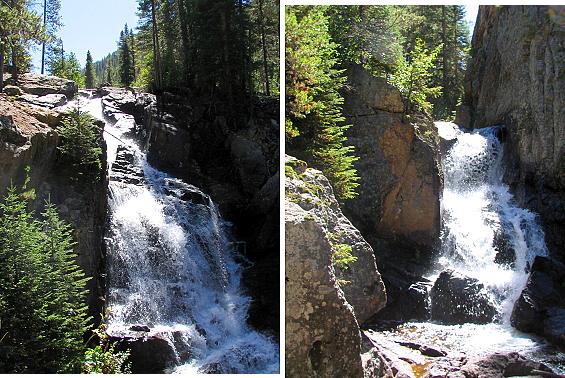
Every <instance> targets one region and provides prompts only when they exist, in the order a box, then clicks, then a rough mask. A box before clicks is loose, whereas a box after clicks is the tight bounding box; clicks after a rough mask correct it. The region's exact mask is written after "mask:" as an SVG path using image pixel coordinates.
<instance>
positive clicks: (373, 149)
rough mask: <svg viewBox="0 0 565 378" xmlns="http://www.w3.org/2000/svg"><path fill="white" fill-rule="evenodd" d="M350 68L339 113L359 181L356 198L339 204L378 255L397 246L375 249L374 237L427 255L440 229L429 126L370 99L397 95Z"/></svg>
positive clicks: (436, 172)
mask: <svg viewBox="0 0 565 378" xmlns="http://www.w3.org/2000/svg"><path fill="white" fill-rule="evenodd" d="M350 71H351V72H349V73H348V77H349V83H348V84H349V88H350V89H349V90H348V91H347V92H346V93H345V94H344V98H345V102H344V114H345V116H346V118H347V123H351V124H352V126H351V128H350V129H349V130H348V131H347V137H348V143H349V144H351V145H353V146H355V154H356V155H357V156H359V158H360V159H359V160H358V161H356V162H355V168H356V169H357V172H358V174H359V176H360V178H361V182H360V184H361V185H360V187H359V189H358V193H359V196H358V197H357V198H355V199H353V200H351V201H347V202H346V203H344V205H343V206H344V212H345V214H346V216H348V218H349V219H350V220H351V222H352V223H353V224H354V225H355V226H356V227H357V228H358V229H359V230H360V231H361V233H362V234H363V236H364V237H365V238H366V239H367V240H369V242H370V243H372V244H373V247H374V248H375V254H376V255H377V258H380V257H382V256H385V255H386V254H387V253H388V252H390V254H391V255H394V254H395V252H394V250H395V249H396V248H394V247H392V248H389V251H388V252H387V251H386V250H385V249H379V248H377V247H376V245H377V244H379V243H378V240H386V241H387V242H392V243H401V244H403V245H404V246H407V249H408V250H412V251H408V253H409V254H412V255H415V254H416V250H420V251H424V252H425V254H426V255H429V254H430V253H431V252H432V251H433V249H434V248H435V246H436V244H437V242H438V240H439V233H440V203H439V198H440V193H441V179H440V171H439V163H438V152H437V145H436V143H435V139H434V137H433V125H431V124H430V121H429V120H425V119H418V121H413V122H412V123H410V122H408V121H407V120H405V115H404V114H403V113H398V112H397V110H399V106H394V107H384V106H382V101H380V102H378V101H377V102H376V101H373V99H374V98H375V97H378V98H396V97H397V96H398V97H399V93H398V91H397V90H396V89H395V88H392V87H390V86H389V85H388V84H386V83H385V82H384V81H383V80H382V79H376V78H371V77H370V76H368V75H367V74H366V73H365V72H363V71H362V68H360V67H353V68H351V69H350ZM373 92H374V94H373ZM377 105H378V106H377ZM418 129H419V130H420V132H418ZM422 135H428V137H426V138H424V137H423V136H422ZM385 259H386V257H385Z"/></svg>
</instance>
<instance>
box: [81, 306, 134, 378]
mask: <svg viewBox="0 0 565 378" xmlns="http://www.w3.org/2000/svg"><path fill="white" fill-rule="evenodd" d="M108 315H109V313H107V314H106V316H102V322H101V323H100V326H99V327H98V329H96V330H94V331H93V332H94V335H96V336H97V337H98V339H99V344H98V345H96V346H95V347H94V348H89V349H87V350H86V352H85V353H84V365H83V368H82V372H83V373H86V374H123V373H131V366H130V365H131V364H130V363H129V362H128V361H127V360H128V358H129V351H126V352H117V351H116V350H115V348H116V343H115V342H111V341H110V340H109V338H108V335H107V334H106V329H107V327H108V326H107V324H106V319H107V318H108Z"/></svg>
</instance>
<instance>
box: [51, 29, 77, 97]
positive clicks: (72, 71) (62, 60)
mask: <svg viewBox="0 0 565 378" xmlns="http://www.w3.org/2000/svg"><path fill="white" fill-rule="evenodd" d="M47 72H49V74H50V75H54V76H58V77H63V78H65V79H69V80H73V81H74V82H75V83H77V85H78V86H79V87H84V85H85V83H84V81H85V78H84V75H83V74H82V69H81V67H80V63H79V62H78V60H77V58H76V56H75V54H74V53H72V52H71V53H66V52H65V49H64V46H63V41H62V40H60V39H59V40H58V41H56V42H55V43H52V44H51V45H50V50H49V53H48V55H47Z"/></svg>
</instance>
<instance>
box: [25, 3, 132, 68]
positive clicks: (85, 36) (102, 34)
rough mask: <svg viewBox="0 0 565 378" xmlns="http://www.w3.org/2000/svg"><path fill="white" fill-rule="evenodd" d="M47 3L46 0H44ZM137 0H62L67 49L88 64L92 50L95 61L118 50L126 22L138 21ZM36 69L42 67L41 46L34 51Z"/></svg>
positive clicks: (64, 40) (64, 38) (63, 36)
mask: <svg viewBox="0 0 565 378" xmlns="http://www.w3.org/2000/svg"><path fill="white" fill-rule="evenodd" d="M41 4H43V1H41ZM136 12H137V1H136V0H61V16H62V18H63V24H64V26H63V27H62V28H61V30H60V31H59V36H60V37H61V38H62V39H63V43H64V45H65V50H66V51H69V52H70V51H72V52H74V53H75V54H76V56H77V59H78V60H79V62H80V63H81V65H82V66H84V64H85V62H86V52H87V50H90V53H91V54H92V58H93V60H94V61H97V60H100V59H102V58H103V57H105V56H106V55H108V53H110V52H112V51H114V50H116V48H117V41H118V38H119V36H120V31H121V30H123V28H124V24H126V23H127V24H128V26H129V27H132V26H133V27H135V26H136V25H137V15H136ZM32 57H33V65H34V67H33V71H34V72H40V71H41V47H38V48H36V49H35V51H33V52H32Z"/></svg>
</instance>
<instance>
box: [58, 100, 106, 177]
mask: <svg viewBox="0 0 565 378" xmlns="http://www.w3.org/2000/svg"><path fill="white" fill-rule="evenodd" d="M58 132H59V136H60V137H61V141H60V144H59V146H58V147H57V148H58V149H59V151H60V152H61V154H62V155H63V159H64V160H65V161H66V162H68V163H69V164H71V165H72V168H73V170H74V172H75V173H76V174H77V175H78V177H85V178H87V179H90V180H93V181H97V180H98V179H99V178H100V172H101V170H102V163H101V161H100V155H101V154H102V149H101V148H100V147H99V145H98V138H99V136H98V132H97V129H96V125H95V124H94V118H92V116H91V115H90V114H88V113H86V112H81V111H80V109H79V108H75V109H73V110H71V111H70V112H69V113H67V114H66V115H65V117H64V118H63V120H62V122H61V125H60V126H59V128H58Z"/></svg>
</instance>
